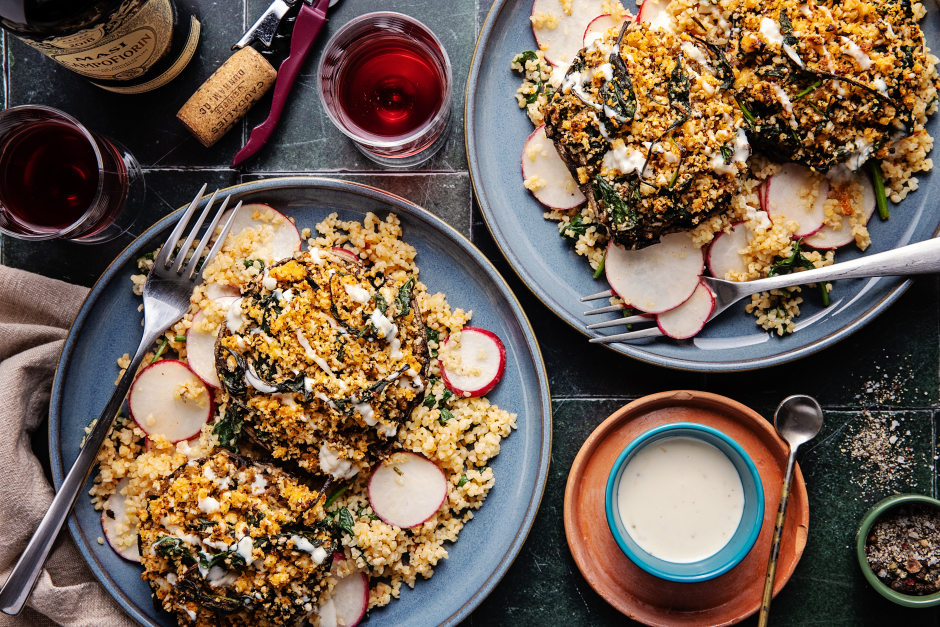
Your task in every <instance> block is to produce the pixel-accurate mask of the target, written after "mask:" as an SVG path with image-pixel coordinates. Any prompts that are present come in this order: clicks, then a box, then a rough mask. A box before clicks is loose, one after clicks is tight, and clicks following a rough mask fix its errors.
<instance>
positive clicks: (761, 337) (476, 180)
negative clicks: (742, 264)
mask: <svg viewBox="0 0 940 627" xmlns="http://www.w3.org/2000/svg"><path fill="white" fill-rule="evenodd" d="M624 4H625V5H627V3H626V2H625V3H624ZM632 6H633V3H632V2H631V3H630V5H629V7H632ZM629 7H628V8H629ZM924 7H926V9H927V16H926V17H925V18H924V19H923V21H922V22H921V27H922V28H923V30H924V32H925V34H926V37H927V44H928V46H930V48H932V49H934V50H937V49H938V47H940V25H938V19H940V17H938V13H940V9H938V7H937V5H936V3H933V2H925V3H924ZM531 10H532V0H496V2H495V3H494V4H493V8H492V9H491V10H490V13H489V15H488V16H487V18H486V22H485V23H484V24H483V28H482V30H481V31H480V39H479V41H478V42H477V48H476V52H475V53H474V57H473V63H472V64H471V66H470V77H469V79H468V80H467V99H466V103H467V104H466V107H467V109H466V114H465V119H466V142H467V155H468V158H469V163H470V172H471V176H472V179H473V188H474V190H475V192H476V195H477V199H478V200H479V202H480V207H481V208H482V209H483V216H484V218H485V219H486V223H487V225H488V226H489V229H490V231H491V232H492V234H493V237H494V238H495V239H496V243H497V244H498V245H499V247H500V248H501V249H502V251H503V254H504V255H505V256H506V258H507V259H508V260H509V263H510V264H511V265H512V267H513V268H514V269H515V271H516V272H517V273H518V274H519V277H520V278H521V279H522V280H523V281H524V282H525V283H526V285H528V286H529V288H530V289H531V290H532V291H533V292H534V293H535V295H536V296H537V297H538V298H539V299H540V300H541V301H542V302H543V303H545V304H546V305H547V306H548V307H549V308H550V309H552V311H554V312H555V313H556V314H558V315H559V316H561V318H562V319H563V320H564V321H565V322H567V323H568V324H570V325H571V326H573V327H574V328H576V329H578V330H579V331H581V332H582V333H584V334H585V335H589V334H592V335H590V336H591V337H593V334H598V332H597V331H593V332H591V331H586V330H585V329H584V327H585V325H587V324H590V323H592V322H600V321H602V320H605V319H611V320H612V319H614V318H616V314H606V315H601V316H584V315H583V314H584V312H585V311H587V310H588V309H592V308H596V307H600V306H603V305H606V304H607V303H606V302H605V301H594V302H593V303H582V302H580V298H581V297H582V296H587V295H588V294H594V293H597V292H600V291H603V290H606V289H608V285H607V281H605V280H604V279H599V280H594V279H593V278H591V270H590V266H589V265H588V264H587V261H586V260H585V259H584V258H583V257H578V256H577V255H576V254H575V252H574V249H573V247H572V246H571V245H570V244H569V243H568V242H567V241H566V240H564V239H562V238H561V237H559V236H558V227H557V224H556V223H555V222H550V221H548V220H545V219H544V218H543V217H542V213H543V212H544V211H545V208H544V207H543V206H542V205H540V204H539V203H538V202H537V201H536V200H535V198H534V197H533V196H532V195H531V194H530V193H529V192H528V191H527V190H526V189H525V188H524V187H523V186H522V175H521V173H520V160H521V157H522V146H523V143H524V142H525V140H526V138H527V137H528V136H529V134H530V133H531V132H532V124H531V122H529V119H528V118H527V117H526V115H525V112H524V111H523V110H522V109H520V108H519V107H518V106H517V104H516V99H515V98H514V97H513V95H514V94H515V92H516V89H517V88H518V87H519V75H518V74H517V73H515V72H513V71H512V70H510V69H509V63H510V61H511V60H512V58H513V56H515V55H516V54H518V53H520V52H522V51H524V50H531V49H533V48H534V47H535V39H534V37H533V36H532V27H531V24H530V22H529V15H530V13H531ZM927 130H928V131H929V132H930V134H931V135H933V136H934V137H937V136H938V132H937V131H938V130H940V115H934V116H933V118H932V119H931V121H930V123H929V125H928V128H927ZM918 178H919V179H920V189H918V191H916V192H915V193H913V194H911V195H910V196H908V198H907V199H906V200H905V201H903V202H902V203H901V204H900V205H894V204H890V209H891V219H890V220H888V221H887V222H882V221H881V220H880V219H879V218H878V217H877V215H876V216H875V217H873V218H872V221H871V222H870V223H869V225H868V228H869V230H870V231H871V236H872V245H871V246H870V247H869V249H868V251H867V253H866V254H871V253H877V252H880V251H884V250H889V249H892V248H896V247H898V246H902V245H904V244H908V243H912V242H917V241H921V240H924V239H928V238H930V237H932V236H933V235H934V234H935V233H936V231H937V226H938V223H940V216H938V212H937V211H936V210H935V209H933V208H932V207H933V205H932V204H928V199H930V198H932V197H933V198H936V197H937V195H938V193H940V178H938V177H937V176H935V175H933V174H932V173H931V174H926V175H924V174H921V175H920V176H919V177H918ZM860 255H861V253H860V252H859V251H858V249H857V248H856V247H855V246H854V245H853V246H847V247H845V248H843V249H840V250H839V251H838V252H837V254H836V261H846V260H849V259H854V258H855V257H858V256H860ZM909 285H910V282H909V281H905V280H902V279H898V278H880V279H878V278H875V279H855V280H843V281H839V282H838V284H837V285H836V286H835V290H834V291H833V292H832V305H831V306H830V307H828V308H823V307H822V306H821V305H820V304H818V302H817V301H818V299H816V298H813V295H812V294H810V293H809V292H807V298H806V300H807V302H805V303H804V304H803V305H802V306H801V308H802V311H803V313H802V315H801V316H800V317H799V318H798V319H797V323H798V324H797V329H798V331H797V332H796V333H793V334H792V335H788V336H786V337H782V338H781V337H776V336H772V335H771V334H770V333H768V332H764V331H761V330H760V329H759V328H758V327H757V325H756V324H754V317H753V316H751V315H750V314H747V313H745V311H744V303H741V304H739V305H735V307H734V308H733V309H732V310H731V311H728V312H725V313H724V314H723V315H722V316H721V317H720V318H719V319H718V320H717V321H714V322H712V323H710V324H708V325H707V326H706V327H705V329H704V330H703V331H702V332H701V333H699V334H698V335H697V336H696V337H695V338H693V339H690V340H683V341H677V340H671V339H668V338H651V339H646V340H636V341H633V342H631V343H629V344H627V343H620V344H610V345H609V346H610V347H611V348H612V349H613V350H615V351H618V352H620V353H623V354H625V355H630V356H631V357H635V358H637V359H640V360H642V361H646V362H649V363H654V364H659V365H661V366H668V367H670V368H681V369H683V370H703V371H712V372H720V371H731V370H751V369H755V368H764V367H767V366H772V365H776V364H781V363H784V362H787V361H790V360H793V359H797V358H799V357H804V356H806V355H809V354H810V353H814V352H816V351H818V350H821V349H822V348H825V347H826V346H829V345H831V344H834V343H835V342H838V341H839V340H841V339H843V338H845V337H847V336H849V335H850V334H852V333H854V332H855V331H857V330H858V329H860V328H861V327H862V326H864V325H865V324H868V323H869V322H870V321H871V320H873V319H874V318H875V317H876V316H877V315H878V314H880V313H881V312H882V311H884V310H885V309H886V308H887V307H888V305H890V304H891V303H893V302H894V301H895V300H896V299H897V298H898V297H899V296H900V295H901V294H902V293H904V291H905V290H906V289H907V288H908V286H909ZM619 329H620V330H619V331H618V330H617V328H615V329H614V330H613V331H612V332H613V333H616V332H620V331H622V328H619ZM605 334H612V333H605Z"/></svg>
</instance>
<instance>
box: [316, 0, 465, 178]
mask: <svg viewBox="0 0 940 627" xmlns="http://www.w3.org/2000/svg"><path fill="white" fill-rule="evenodd" d="M317 84H318V85H319V86H320V89H319V94H320V102H321V103H322V104H323V108H324V109H325V110H326V113H327V115H328V116H329V117H330V120H331V121H332V122H333V124H334V125H335V126H336V128H338V129H339V130H340V131H342V132H343V133H344V134H346V135H347V136H348V137H349V138H350V139H352V140H353V142H354V144H355V146H356V148H358V149H359V150H360V151H361V152H362V153H363V154H364V155H365V156H366V157H368V158H369V159H371V160H373V161H375V162H376V163H380V164H382V165H386V166H391V167H412V166H415V165H418V164H420V163H423V162H424V161H427V160H428V159H430V158H431V156H433V155H434V153H436V152H437V151H438V150H440V148H441V146H443V145H444V144H445V143H447V135H448V134H447V133H446V130H447V128H448V124H449V122H450V105H451V90H452V78H451V68H450V59H449V58H448V57H447V52H446V51H445V50H444V45H443V44H442V43H441V42H440V40H439V39H438V38H437V37H435V35H434V33H432V32H431V31H430V30H429V29H428V28H427V27H426V26H425V25H424V24H422V23H421V22H419V21H418V20H416V19H414V18H412V17H409V16H407V15H402V14H401V13H392V12H389V11H380V12H376V13H367V14H365V15H362V16H360V17H358V18H356V19H354V20H352V21H350V22H348V23H347V24H345V25H344V26H343V27H342V28H341V29H339V31H337V32H336V34H335V35H333V37H331V38H330V40H329V41H328V42H327V44H326V49H325V50H324V52H323V56H322V57H321V58H320V66H319V69H318V71H317Z"/></svg>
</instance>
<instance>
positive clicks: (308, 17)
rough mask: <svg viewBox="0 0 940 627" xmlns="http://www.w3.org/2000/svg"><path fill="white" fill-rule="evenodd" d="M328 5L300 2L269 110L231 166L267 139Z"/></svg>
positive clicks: (319, 0)
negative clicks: (288, 50)
mask: <svg viewBox="0 0 940 627" xmlns="http://www.w3.org/2000/svg"><path fill="white" fill-rule="evenodd" d="M328 5H329V0H317V1H316V3H315V5H314V6H313V7H311V6H310V5H308V4H307V3H306V2H302V3H301V5H300V14H299V15H298V16H297V21H296V22H295V23H294V32H293V34H292V35H291V42H290V55H289V56H288V57H287V58H286V59H284V62H283V63H281V67H280V69H279V70H278V73H277V82H276V83H274V100H272V101H271V112H270V113H268V118H267V119H266V120H265V121H264V122H262V123H261V124H259V125H258V126H256V127H255V128H254V129H253V130H252V131H251V137H249V138H248V143H247V144H245V146H244V148H242V149H241V150H239V151H238V154H237V155H235V159H234V160H233V161H232V167H233V168H235V167H238V166H239V165H241V164H242V163H244V162H245V161H247V160H248V159H250V158H252V157H253V156H255V155H256V154H257V153H258V151H259V150H261V149H262V148H263V147H264V145H265V144H266V143H268V139H270V138H271V134H272V133H273V132H274V129H275V127H277V123H278V122H279V121H280V119H281V113H282V112H283V111H284V104H285V103H286V102H287V96H288V94H290V90H291V87H293V86H294V81H295V80H296V79H297V74H298V72H300V67H301V66H302V65H303V64H304V61H305V60H306V59H307V55H308V54H309V53H310V49H311V48H312V47H313V42H314V41H316V39H317V36H318V35H319V34H320V31H321V30H322V29H323V25H324V24H326V22H327V19H326V9H327V7H328Z"/></svg>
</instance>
